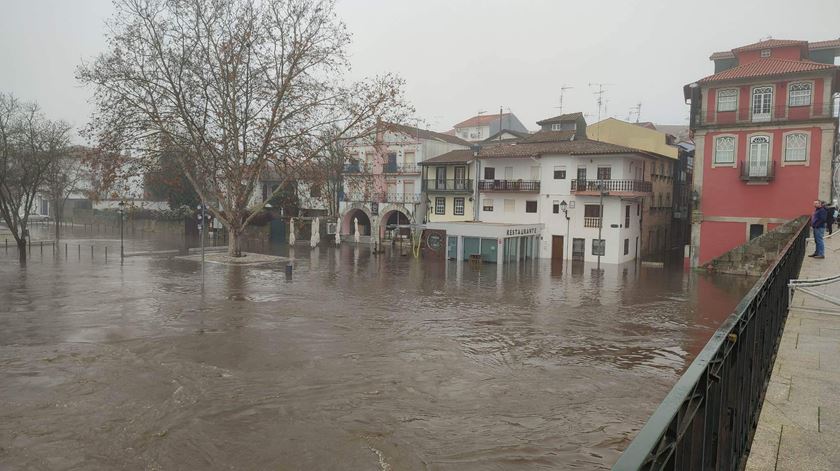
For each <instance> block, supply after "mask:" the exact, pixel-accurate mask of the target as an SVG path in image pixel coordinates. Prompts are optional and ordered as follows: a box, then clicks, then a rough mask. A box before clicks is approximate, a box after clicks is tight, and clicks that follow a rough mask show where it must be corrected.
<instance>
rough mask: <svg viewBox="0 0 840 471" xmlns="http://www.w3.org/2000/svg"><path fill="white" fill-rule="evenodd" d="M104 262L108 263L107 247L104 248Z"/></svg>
mask: <svg viewBox="0 0 840 471" xmlns="http://www.w3.org/2000/svg"><path fill="white" fill-rule="evenodd" d="M105 261H106V262H107V261H108V246H107V245H106V246H105Z"/></svg>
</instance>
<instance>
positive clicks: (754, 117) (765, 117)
mask: <svg viewBox="0 0 840 471" xmlns="http://www.w3.org/2000/svg"><path fill="white" fill-rule="evenodd" d="M764 89H770V105H769V110H768V111H767V112H766V113H756V111H755V92H756V91H757V90H764ZM775 95H776V90H775V87H773V85H756V86H754V87H752V88H751V89H750V121H752V122H754V123H763V122H767V121H770V120H772V119H773V102H774V100H775V99H776V96H775Z"/></svg>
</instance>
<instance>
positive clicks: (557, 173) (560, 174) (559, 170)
mask: <svg viewBox="0 0 840 471" xmlns="http://www.w3.org/2000/svg"><path fill="white" fill-rule="evenodd" d="M554 179H555V180H565V179H566V167H554Z"/></svg>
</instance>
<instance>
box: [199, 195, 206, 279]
mask: <svg viewBox="0 0 840 471" xmlns="http://www.w3.org/2000/svg"><path fill="white" fill-rule="evenodd" d="M197 209H198V211H199V213H198V229H199V237H201V288H202V289H204V226H206V225H207V217H206V209H207V207H206V206H205V205H204V203H203V202H202V203H200V204H199V205H198V208H197Z"/></svg>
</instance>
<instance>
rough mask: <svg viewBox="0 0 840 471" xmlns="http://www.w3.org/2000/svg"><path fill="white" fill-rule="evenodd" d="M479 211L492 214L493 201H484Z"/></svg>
mask: <svg viewBox="0 0 840 471" xmlns="http://www.w3.org/2000/svg"><path fill="white" fill-rule="evenodd" d="M481 210H482V211H487V212H488V213H489V212H492V211H493V200H491V199H485V200H484V201H483V202H482V204H481Z"/></svg>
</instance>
